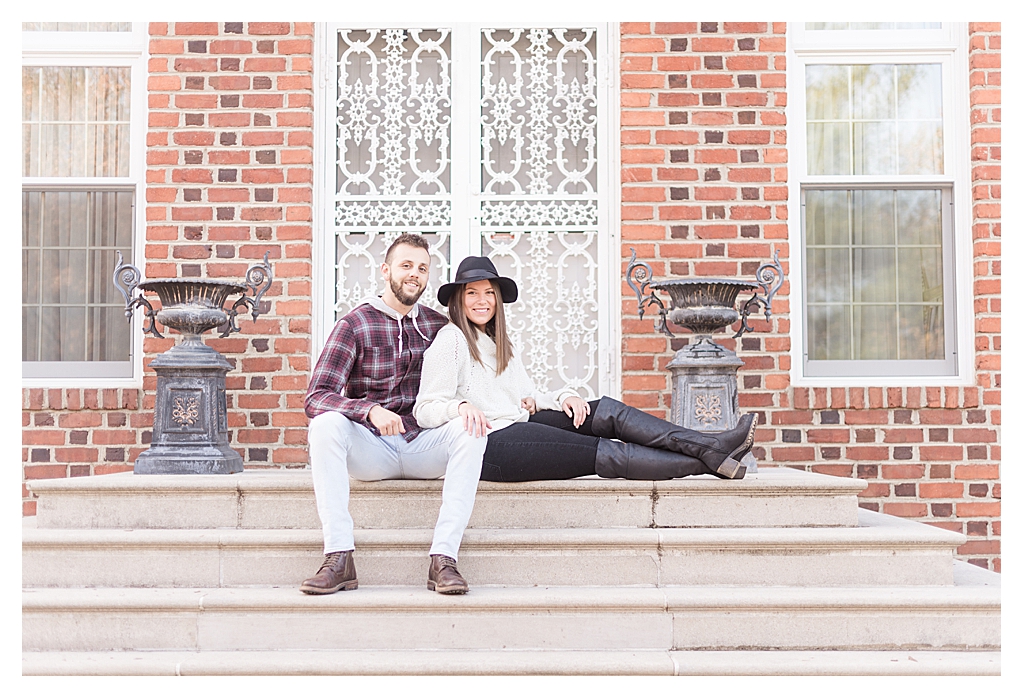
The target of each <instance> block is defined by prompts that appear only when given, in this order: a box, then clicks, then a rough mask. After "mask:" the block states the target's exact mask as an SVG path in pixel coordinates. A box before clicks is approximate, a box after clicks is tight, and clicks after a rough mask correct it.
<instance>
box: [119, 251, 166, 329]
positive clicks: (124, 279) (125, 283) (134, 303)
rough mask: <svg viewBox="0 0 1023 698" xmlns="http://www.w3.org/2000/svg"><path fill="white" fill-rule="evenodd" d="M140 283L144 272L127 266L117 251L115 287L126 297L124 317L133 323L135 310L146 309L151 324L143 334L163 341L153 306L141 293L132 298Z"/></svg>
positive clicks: (145, 327) (132, 266) (130, 265)
mask: <svg viewBox="0 0 1023 698" xmlns="http://www.w3.org/2000/svg"><path fill="white" fill-rule="evenodd" d="M140 281H142V272H140V271H139V270H138V267H136V266H135V265H134V264H125V263H124V257H122V256H121V251H120V250H117V266H116V267H114V286H115V287H116V288H117V290H118V291H120V292H121V295H122V296H124V316H125V317H126V318H127V319H128V322H131V316H132V315H133V314H134V313H135V308H138V307H145V309H146V318H147V319H148V320H149V324H147V325H145V326H144V327H143V328H142V332H143V334H145V333H149V334H151V335H153V336H154V337H159V338H160V339H163V335H162V334H160V331H159V330H158V329H156V311H155V310H153V306H152V305H151V304H150V303H149V301H147V300H146V297H145V296H144V295H143V294H141V293H140V294H139V295H137V296H134V297H132V296H133V295H134V293H135V289H136V288H138V285H139V282H140Z"/></svg>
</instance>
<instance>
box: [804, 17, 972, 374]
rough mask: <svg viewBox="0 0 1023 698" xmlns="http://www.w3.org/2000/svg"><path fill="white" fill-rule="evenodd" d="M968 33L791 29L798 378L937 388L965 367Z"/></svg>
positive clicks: (856, 26) (914, 26)
mask: <svg viewBox="0 0 1023 698" xmlns="http://www.w3.org/2000/svg"><path fill="white" fill-rule="evenodd" d="M963 36H965V32H964V31H963V30H962V28H961V27H956V26H949V25H941V24H936V23H924V22H920V23H894V22H890V23H880V22H875V23H855V22H853V23H846V22H837V23H830V22H829V23H824V22H820V23H813V24H806V25H804V26H802V27H799V26H796V27H794V30H793V37H792V49H790V55H791V62H790V76H791V81H790V84H791V86H792V91H791V93H790V94H792V97H793V98H792V103H791V106H790V110H789V113H790V115H791V121H790V123H791V129H790V131H789V133H790V134H791V135H790V139H791V141H792V143H791V151H790V156H791V159H790V163H791V172H792V175H793V183H794V184H793V186H792V187H791V189H790V196H791V197H792V202H791V203H792V206H791V210H792V211H798V212H799V213H800V216H799V218H798V224H799V228H798V231H796V230H794V231H793V232H794V233H795V234H796V235H795V237H796V239H798V240H799V248H798V250H799V252H798V254H797V255H794V259H793V272H794V273H793V277H794V279H795V280H797V281H801V282H802V283H799V284H797V283H794V284H793V296H794V298H793V301H794V308H797V309H798V310H799V311H800V312H799V321H798V322H794V323H793V335H794V339H798V341H796V342H794V347H795V349H794V351H797V352H799V354H800V356H799V357H798V360H797V361H794V362H793V364H794V368H795V372H796V378H797V380H799V379H806V380H807V382H809V383H818V384H825V383H827V382H829V381H835V380H837V381H840V382H842V383H844V384H848V383H850V379H851V382H853V383H861V384H862V383H864V382H865V381H867V382H870V383H871V384H877V383H878V382H882V383H883V382H886V381H892V380H894V381H898V382H902V383H905V381H906V380H907V379H910V380H912V379H913V378H914V377H916V378H917V379H918V380H920V381H926V382H929V383H933V382H934V381H935V378H936V377H940V380H942V381H945V382H948V381H956V380H962V379H964V378H965V376H964V375H963V373H964V371H968V370H969V369H970V362H964V361H962V356H963V355H964V352H969V351H970V350H971V347H972V343H971V340H970V338H969V337H966V336H963V335H962V332H960V331H959V328H962V330H964V331H968V330H969V329H970V327H972V325H970V324H969V321H968V318H969V314H968V313H969V308H970V305H969V299H968V296H969V295H970V284H969V283H968V282H967V281H966V280H967V279H969V274H970V265H969V259H968V256H967V255H968V254H969V218H968V216H969V198H968V197H969V178H968V171H967V165H968V161H967V150H966V147H967V144H966V143H964V140H965V138H964V135H963V134H964V133H965V131H966V128H967V124H968V122H967V121H966V119H965V115H966V114H967V113H968V109H967V103H966V102H965V100H966V91H965V88H964V85H965V76H966V67H965V57H964V54H965V49H964V46H963V44H964V42H963V38H962V37H963ZM964 312H965V313H966V315H964Z"/></svg>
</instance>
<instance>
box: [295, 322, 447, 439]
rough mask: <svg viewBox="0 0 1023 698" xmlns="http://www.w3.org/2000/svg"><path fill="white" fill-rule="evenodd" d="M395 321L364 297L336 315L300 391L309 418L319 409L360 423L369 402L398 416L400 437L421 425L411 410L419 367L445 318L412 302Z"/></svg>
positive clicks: (413, 432)
mask: <svg viewBox="0 0 1023 698" xmlns="http://www.w3.org/2000/svg"><path fill="white" fill-rule="evenodd" d="M417 307H418V310H419V313H418V316H417V317H416V318H415V322H413V318H412V314H413V313H414V312H415V310H413V311H410V312H409V314H408V315H406V316H405V317H404V318H402V320H401V321H400V322H399V321H398V320H395V319H394V318H392V317H389V316H387V315H385V314H384V313H383V312H381V311H380V310H377V309H376V308H374V307H373V305H372V304H371V303H364V304H362V305H360V306H358V307H357V308H355V309H354V310H352V311H351V312H350V313H348V314H347V315H345V316H344V317H343V318H341V319H340V320H339V321H338V323H337V324H336V325H335V326H334V330H333V332H331V333H330V337H329V338H328V339H327V344H326V345H325V346H324V347H323V352H322V353H321V354H320V359H319V361H317V362H316V368H315V369H314V370H313V375H312V378H311V379H310V382H309V390H308V392H306V396H305V413H306V416H307V417H309V418H310V419H312V418H313V417H315V416H316V415H318V414H321V413H323V412H330V411H334V412H340V413H341V414H343V415H344V416H346V417H348V418H349V419H351V420H352V421H354V422H359V423H360V424H363V425H365V426H366V427H367V428H369V429H370V430H371V431H372V432H373V433H374V434H376V435H377V436H379V435H380V432H379V431H378V430H377V428H376V427H374V426H373V424H372V423H370V421H369V411H370V409H371V408H372V407H373V405H380V406H381V407H383V408H384V409H387V410H390V411H391V412H394V413H395V414H397V415H399V416H400V417H401V421H402V422H403V423H404V425H405V433H404V434H403V436H404V437H405V441H412V440H413V439H414V438H416V436H418V435H419V432H421V431H422V428H421V427H420V426H419V424H418V423H417V422H416V420H415V417H413V416H412V406H413V405H415V403H416V394H417V393H418V392H419V379H420V377H421V376H422V372H423V352H425V351H426V349H427V347H429V346H430V344H431V343H432V342H433V338H434V337H436V336H437V332H439V331H440V328H442V327H444V325H446V324H447V323H448V319H447V318H446V317H444V316H443V315H441V314H440V313H438V312H437V311H435V310H431V309H430V308H427V307H425V306H422V305H420V306H417Z"/></svg>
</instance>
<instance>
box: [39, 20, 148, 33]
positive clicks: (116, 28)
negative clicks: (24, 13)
mask: <svg viewBox="0 0 1023 698" xmlns="http://www.w3.org/2000/svg"><path fill="white" fill-rule="evenodd" d="M21 31H23V32H130V31H131V22H22V23H21Z"/></svg>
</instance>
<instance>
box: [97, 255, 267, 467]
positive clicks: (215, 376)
mask: <svg viewBox="0 0 1023 698" xmlns="http://www.w3.org/2000/svg"><path fill="white" fill-rule="evenodd" d="M140 279H141V273H140V272H139V270H138V269H137V268H136V267H134V266H132V265H130V264H125V263H124V262H123V260H122V258H121V253H120V252H118V253H117V267H116V268H115V269H114V285H115V286H116V287H117V289H118V290H119V291H120V292H121V294H122V295H123V296H124V300H125V311H124V312H125V315H126V316H127V317H128V320H129V321H130V320H131V317H132V314H133V313H134V311H135V308H138V307H143V308H145V314H146V317H147V319H148V324H147V325H146V326H145V327H143V331H144V332H147V333H149V334H152V335H153V336H155V337H163V335H162V334H161V333H160V331H159V330H158V329H157V326H156V323H157V322H159V323H160V324H161V325H163V326H164V327H169V328H171V329H174V330H177V331H178V332H180V333H181V335H182V338H181V341H180V342H178V343H177V344H175V345H174V346H173V347H171V348H170V349H168V350H167V351H165V352H163V353H162V354H160V355H159V356H157V357H156V358H155V359H153V361H152V362H151V363H150V364H149V365H150V366H151V367H152V368H153V369H154V370H155V371H156V408H155V413H154V415H153V439H152V443H151V445H150V448H149V449H148V450H146V451H144V452H143V453H141V454H140V455H139V457H138V458H137V459H135V473H136V474H145V475H151V474H171V473H177V474H201V473H202V474H205V473H210V474H212V473H237V472H241V471H242V469H243V467H244V466H243V464H242V458H241V456H240V455H239V454H238V452H237V451H235V450H234V449H232V448H231V447H230V445H229V443H228V432H227V392H226V389H225V386H224V381H225V377H226V375H227V372H228V371H230V370H231V364H230V363H228V362H227V359H225V358H224V357H223V356H222V355H221V354H220V352H218V351H217V350H216V349H213V348H212V347H210V346H208V345H206V344H205V343H204V342H203V341H202V336H201V335H202V333H203V332H206V331H207V330H211V329H213V328H214V327H223V331H222V332H221V334H220V336H221V337H227V336H229V335H230V334H232V333H233V332H238V331H239V329H238V325H237V324H236V321H235V320H236V316H237V314H238V312H239V310H241V309H244V308H246V307H248V308H249V309H250V311H251V313H252V319H253V320H255V319H256V318H257V317H259V315H260V313H261V312H262V311H261V310H260V306H259V301H260V299H261V298H262V296H263V294H264V293H265V292H266V290H267V289H268V288H269V287H270V284H271V283H272V282H273V272H272V270H271V269H270V265H269V261H268V255H264V256H263V263H262V264H255V265H253V266H252V267H250V268H249V270H248V272H247V273H246V275H245V281H246V282H245V284H239V283H234V282H230V281H219V280H215V279H198V278H195V279H193V278H185V279H152V280H149V281H144V282H141V283H140V282H139V281H140ZM136 289H138V290H139V291H142V292H143V293H144V292H146V291H149V292H152V293H156V294H157V295H158V296H159V298H160V309H159V310H158V311H156V310H154V309H153V306H152V305H151V304H150V303H149V301H148V300H147V299H146V297H145V296H144V295H143V293H140V294H139V295H137V296H135V295H134V292H135V290H136ZM246 291H249V292H250V293H251V294H252V295H251V296H249V295H245V292H246ZM234 294H242V295H241V297H240V298H238V299H237V300H236V301H235V302H234V304H233V305H231V307H230V308H228V309H225V303H226V302H227V299H228V297H229V296H232V295H234Z"/></svg>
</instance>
